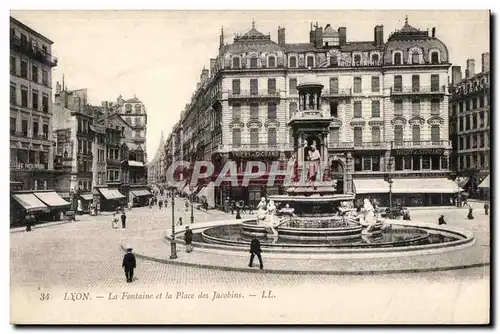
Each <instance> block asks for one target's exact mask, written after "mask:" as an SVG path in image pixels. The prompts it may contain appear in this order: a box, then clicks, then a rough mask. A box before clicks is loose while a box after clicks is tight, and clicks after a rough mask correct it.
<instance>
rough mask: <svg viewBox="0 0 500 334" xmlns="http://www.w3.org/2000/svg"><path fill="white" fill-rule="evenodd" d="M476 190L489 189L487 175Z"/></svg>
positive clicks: (488, 177)
mask: <svg viewBox="0 0 500 334" xmlns="http://www.w3.org/2000/svg"><path fill="white" fill-rule="evenodd" d="M478 188H488V189H489V188H490V176H489V175H488V176H487V177H486V178H485V179H484V180H483V182H481V184H480V185H479V186H478Z"/></svg>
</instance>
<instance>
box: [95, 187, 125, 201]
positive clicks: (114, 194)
mask: <svg viewBox="0 0 500 334" xmlns="http://www.w3.org/2000/svg"><path fill="white" fill-rule="evenodd" d="M99 192H100V193H101V194H102V195H103V196H104V197H105V198H106V199H121V198H125V196H123V195H122V193H121V192H119V191H118V189H109V188H99Z"/></svg>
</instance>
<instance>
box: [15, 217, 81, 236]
mask: <svg viewBox="0 0 500 334" xmlns="http://www.w3.org/2000/svg"><path fill="white" fill-rule="evenodd" d="M76 222H78V220H77V221H76ZM70 223H74V222H72V221H69V220H68V221H59V222H50V223H45V224H40V225H35V226H32V227H31V230H32V231H33V230H38V229H40V228H49V227H54V226H59V225H65V224H70ZM21 232H26V227H14V228H11V229H10V233H21Z"/></svg>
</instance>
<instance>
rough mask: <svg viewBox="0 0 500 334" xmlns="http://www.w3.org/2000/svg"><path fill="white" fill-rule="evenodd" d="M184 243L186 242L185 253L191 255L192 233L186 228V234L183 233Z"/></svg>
mask: <svg viewBox="0 0 500 334" xmlns="http://www.w3.org/2000/svg"><path fill="white" fill-rule="evenodd" d="M184 242H186V253H191V252H192V251H193V245H192V244H191V243H192V242H193V231H192V230H191V229H190V228H189V226H186V232H184Z"/></svg>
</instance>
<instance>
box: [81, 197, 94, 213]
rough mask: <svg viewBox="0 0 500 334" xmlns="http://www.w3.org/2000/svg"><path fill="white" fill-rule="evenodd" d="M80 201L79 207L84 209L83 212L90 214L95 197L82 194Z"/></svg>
mask: <svg viewBox="0 0 500 334" xmlns="http://www.w3.org/2000/svg"><path fill="white" fill-rule="evenodd" d="M78 200H79V201H80V203H78V206H79V207H80V208H81V209H82V212H84V213H89V212H90V204H92V202H93V201H94V195H92V194H91V193H86V194H80V196H79V198H78Z"/></svg>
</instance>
